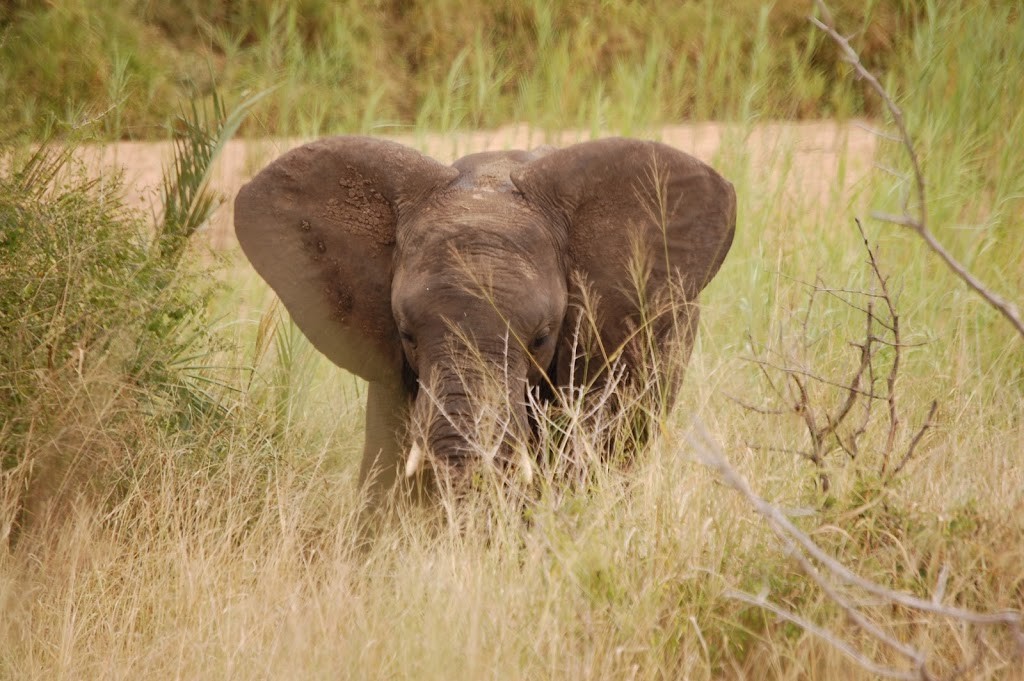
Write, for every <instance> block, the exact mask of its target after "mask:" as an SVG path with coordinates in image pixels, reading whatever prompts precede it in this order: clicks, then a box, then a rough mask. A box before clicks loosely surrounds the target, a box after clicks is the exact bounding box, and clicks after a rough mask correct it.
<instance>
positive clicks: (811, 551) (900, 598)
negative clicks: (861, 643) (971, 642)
mask: <svg viewBox="0 0 1024 681" xmlns="http://www.w3.org/2000/svg"><path fill="white" fill-rule="evenodd" d="M699 434H700V437H701V440H699V441H698V440H697V439H696V438H695V437H694V436H690V437H689V438H688V440H689V442H690V444H691V445H692V446H693V447H694V449H695V450H696V452H697V457H698V458H699V460H700V461H701V462H702V463H703V464H704V465H705V466H708V467H709V468H712V469H713V470H715V471H716V472H717V473H718V474H719V476H721V478H722V481H723V482H724V483H725V484H726V485H727V486H729V487H731V488H733V489H734V490H736V491H737V492H739V493H740V494H741V495H742V496H743V497H744V498H745V499H746V500H747V502H748V503H749V504H750V506H751V507H752V508H753V509H754V511H756V512H757V513H758V514H759V515H760V516H761V517H763V518H764V519H765V520H766V521H767V522H768V525H769V527H770V528H771V529H772V531H773V532H775V534H776V536H778V537H779V538H780V539H782V540H783V541H784V542H787V543H788V542H790V541H792V542H794V543H795V544H796V545H798V546H799V547H801V548H802V549H803V550H804V551H805V552H806V553H807V555H809V556H810V557H811V558H814V560H816V561H818V562H819V563H821V564H822V565H823V566H824V567H825V568H826V569H827V570H828V571H829V573H830V574H832V575H833V576H834V577H836V578H837V579H840V580H841V581H843V582H846V583H847V584H850V585H853V586H856V587H857V588H860V589H863V590H864V591H866V592H868V593H870V594H872V595H874V596H878V597H879V598H882V599H884V600H887V601H889V602H892V603H895V604H897V605H901V606H903V607H905V608H911V609H913V610H919V611H921V612H928V613H933V614H936V615H942V616H943V617H949V618H952V619H957V620H960V621H963V622H969V623H972V624H984V625H997V624H998V625H1006V626H1008V627H1009V628H1010V630H1011V632H1012V633H1013V636H1014V639H1015V641H1016V642H1017V644H1018V647H1019V650H1018V653H1019V654H1024V632H1022V623H1024V619H1022V617H1021V613H1020V612H1018V611H1016V610H1008V611H1004V612H995V613H979V612H974V611H973V610H967V609H965V608H958V607H956V606H948V605H942V604H941V603H936V602H934V601H931V600H924V599H921V598H917V597H916V596H911V595H910V594H906V593H903V592H902V591H895V590H893V589H890V588H888V587H885V586H882V585H881V584H878V583H877V582H873V581H871V580H870V579H866V578H864V577H861V576H860V575H858V574H857V573H855V572H853V571H852V570H850V569H849V568H848V567H846V566H845V565H843V564H842V563H840V562H839V561H838V560H836V559H835V558H833V557H832V556H830V555H828V554H827V553H825V551H824V550H823V549H821V547H819V546H818V545H817V544H815V543H814V541H813V540H812V539H811V538H810V537H808V536H807V535H806V534H805V533H804V532H803V531H801V530H800V529H799V528H798V527H797V526H796V525H794V524H793V523H792V522H791V521H790V520H789V518H787V517H786V515H785V514H784V513H783V512H782V511H781V510H780V509H779V508H778V507H777V506H775V505H773V504H771V503H769V502H768V501H766V500H765V499H763V498H761V497H760V496H758V495H757V494H756V493H755V492H754V491H753V489H751V487H750V483H749V482H748V481H747V479H746V478H744V477H743V476H742V475H740V473H739V472H738V471H737V470H736V469H735V468H733V467H732V465H730V464H729V462H728V461H727V460H726V458H725V456H724V455H723V454H722V451H721V448H720V447H719V446H718V444H717V443H716V442H715V441H714V440H713V439H712V438H711V436H710V435H709V434H708V432H707V431H706V430H704V429H703V428H701V429H700V431H699Z"/></svg>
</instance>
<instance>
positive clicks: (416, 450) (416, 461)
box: [405, 442, 423, 478]
mask: <svg viewBox="0 0 1024 681" xmlns="http://www.w3.org/2000/svg"><path fill="white" fill-rule="evenodd" d="M422 465H423V450H422V449H420V445H419V443H418V442H413V443H412V447H411V448H410V449H409V456H408V457H407V458H406V460H405V477H407V478H411V477H412V476H414V475H416V474H417V473H419V472H420V466H422Z"/></svg>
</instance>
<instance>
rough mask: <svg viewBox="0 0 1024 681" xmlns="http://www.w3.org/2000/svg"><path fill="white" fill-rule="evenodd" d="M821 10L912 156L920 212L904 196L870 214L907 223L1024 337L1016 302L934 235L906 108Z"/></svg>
mask: <svg viewBox="0 0 1024 681" xmlns="http://www.w3.org/2000/svg"><path fill="white" fill-rule="evenodd" d="M816 3H817V5H818V8H819V10H820V11H821V14H822V17H823V18H824V19H825V22H822V21H821V20H819V19H818V18H817V17H813V16H812V17H808V19H810V22H811V23H812V24H814V25H815V26H817V27H818V28H819V29H821V30H822V31H824V32H825V33H826V34H827V35H828V36H829V37H830V38H832V40H833V41H834V42H835V44H836V45H837V46H838V47H839V49H840V51H841V52H842V54H843V59H844V60H845V61H846V62H848V63H849V64H850V65H851V66H853V68H854V70H855V71H856V72H857V75H858V76H859V77H861V78H863V79H864V80H865V81H867V83H868V85H869V86H870V87H871V89H872V90H874V91H875V92H876V93H877V94H878V96H879V97H881V98H882V101H883V102H884V103H885V107H886V109H888V111H889V114H890V115H891V116H892V118H893V122H894V123H895V124H896V128H897V129H898V130H899V134H900V138H901V140H902V143H903V147H904V149H906V151H907V156H908V157H909V158H910V164H911V166H912V168H913V171H914V189H915V192H916V194H917V210H918V216H917V217H915V216H914V215H912V214H911V212H910V208H909V199H908V197H904V199H903V215H891V214H888V213H881V212H874V213H872V214H871V216H872V217H873V218H875V219H876V220H882V221H885V222H890V223H893V224H897V225H902V226H904V227H907V228H909V229H911V230H913V231H914V232H916V233H917V234H918V236H920V237H921V238H922V239H923V240H924V242H925V243H926V244H927V245H928V248H930V249H931V250H932V252H934V253H935V254H936V255H938V256H939V258H940V259H941V260H942V261H943V262H944V263H946V266H947V267H948V268H949V269H950V270H952V271H953V273H954V274H956V275H957V276H958V277H960V279H961V280H962V281H964V283H966V284H967V285H968V286H970V287H971V288H972V289H974V291H975V292H976V293H977V294H978V295H980V296H981V297H982V298H983V299H984V300H985V301H986V302H987V303H988V304H989V305H991V306H992V307H994V308H995V309H996V310H998V311H999V312H1000V313H1001V314H1002V315H1003V316H1004V317H1006V319H1007V320H1008V321H1009V322H1010V323H1011V324H1012V325H1013V326H1014V328H1016V330H1017V333H1018V334H1020V336H1021V338H1024V320H1022V319H1021V316H1020V312H1019V311H1018V310H1017V306H1016V305H1014V304H1013V303H1012V302H1010V301H1008V300H1006V299H1004V298H1003V297H1002V296H1000V295H998V294H997V293H995V292H993V291H991V290H989V289H988V287H986V286H985V285H984V284H983V283H982V282H981V281H980V280H979V279H978V278H977V277H975V276H974V275H973V274H971V273H970V272H969V271H968V270H967V268H965V267H964V266H963V265H961V264H960V262H959V261H958V260H957V259H956V258H954V257H953V255H952V254H950V252H949V251H947V250H946V249H945V247H943V245H942V244H941V243H939V240H938V239H936V238H935V235H933V234H932V232H931V230H929V229H928V205H927V203H926V201H925V198H926V197H925V181H924V172H923V171H922V170H921V163H920V160H919V159H918V155H917V151H916V149H915V148H914V141H913V138H912V137H911V136H910V132H909V131H908V130H907V124H906V120H905V119H904V116H903V110H902V109H900V107H899V106H897V104H896V102H895V101H893V99H892V97H890V96H889V93H888V92H887V91H886V89H885V87H883V86H882V84H881V83H880V82H878V79H877V78H875V76H874V74H872V73H871V72H870V71H869V70H868V69H867V68H866V67H865V66H864V64H863V63H862V62H861V60H860V55H858V54H857V51H856V50H854V49H853V47H852V46H851V45H850V41H849V40H847V39H846V38H845V37H843V35H841V34H840V33H839V32H838V31H837V30H836V29H835V26H834V24H833V22H832V18H831V17H832V15H831V13H830V12H829V10H828V7H827V6H826V5H825V3H824V1H823V0H816Z"/></svg>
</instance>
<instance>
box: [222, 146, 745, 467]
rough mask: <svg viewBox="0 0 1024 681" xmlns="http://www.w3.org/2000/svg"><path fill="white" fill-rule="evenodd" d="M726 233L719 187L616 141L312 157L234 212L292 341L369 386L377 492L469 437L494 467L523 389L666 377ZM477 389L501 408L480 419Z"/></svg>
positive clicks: (369, 150)
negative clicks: (487, 442)
mask: <svg viewBox="0 0 1024 681" xmlns="http://www.w3.org/2000/svg"><path fill="white" fill-rule="evenodd" d="M735 222H736V201H735V193H734V191H733V188H732V185H730V184H729V183H728V182H727V181H726V180H724V179H723V178H722V177H721V176H720V175H718V173H716V172H715V171H714V170H712V169H711V168H710V167H708V166H707V165H705V164H704V163H702V162H700V161H698V160H697V159H695V158H692V157H691V156H688V155H687V154H684V153H682V152H680V151H677V150H675V149H673V148H671V147H668V146H666V145H663V144H659V143H654V142H645V141H637V140H629V139H617V138H616V139H605V140H600V141H595V142H586V143H582V144H577V145H574V146H571V147H568V148H565V149H562V150H553V149H544V150H538V151H535V152H523V151H510V152H488V153H481V154H474V155H471V156H466V157H464V158H462V159H460V160H458V161H456V162H455V163H454V164H453V165H451V166H446V165H443V164H441V163H438V162H437V161H434V160H432V159H430V158H428V157H426V156H423V155H422V154H420V153H418V152H416V151H414V150H412V149H410V148H407V147H405V146H402V145H400V144H396V143H394V142H387V141H382V140H376V139H371V138H365V137H336V138H329V139H323V140H320V141H317V142H313V143H311V144H307V145H305V146H302V147H299V148H298V149H295V150H293V151H290V152H288V153H286V154H285V155H284V156H282V157H281V158H279V159H278V160H276V161H274V162H273V163H272V164H270V165H269V166H268V167H267V168H265V169H264V170H263V171H262V172H260V173H259V174H258V175H257V176H256V177H255V178H254V179H253V180H252V181H251V182H249V183H248V184H247V185H246V186H245V187H243V188H242V190H241V192H240V193H239V195H238V197H237V200H236V202H235V228H236V232H237V235H238V240H239V242H240V243H241V246H242V249H243V251H244V252H245V254H246V255H247V256H248V258H249V260H250V261H251V262H252V264H253V266H254V267H255V268H256V270H257V271H258V272H259V274H260V275H261V276H262V277H263V278H264V279H266V280H267V282H268V283H269V284H270V286H271V287H272V288H273V289H274V290H275V291H276V292H277V294H278V296H279V297H280V298H281V301H282V302H283V303H284V305H285V307H286V308H287V309H288V311H289V312H290V313H291V316H292V318H293V319H294V320H295V323H296V324H297V325H298V326H299V328H300V329H301V330H302V331H303V332H304V333H305V334H306V336H307V337H308V338H309V339H310V341H311V342H312V343H313V345H314V346H316V348H317V349H319V350H320V351H321V352H322V353H324V354H325V355H326V356H327V357H328V358H330V359H331V360H332V361H333V362H334V363H335V364H337V365H339V366H341V367H343V368H345V369H347V370H349V371H351V372H353V373H355V374H357V375H359V376H361V377H362V378H364V379H366V380H367V381H368V382H369V389H368V396H367V399H368V403H367V435H366V447H365V451H364V458H363V466H362V471H361V480H362V483H363V484H370V483H371V482H372V483H373V484H375V485H377V486H378V487H387V486H390V485H391V483H392V482H393V481H394V480H395V479H396V478H398V477H399V473H400V471H401V469H402V468H403V467H406V468H407V469H408V470H409V471H410V472H411V471H413V470H414V469H415V468H416V467H417V466H418V465H419V463H420V462H421V459H422V458H423V456H424V454H425V453H428V454H429V455H430V456H431V458H432V461H434V462H435V465H440V464H441V463H447V464H450V466H451V468H452V469H454V470H464V469H465V468H466V463H467V462H468V461H469V460H471V459H474V458H477V457H478V456H479V454H478V453H479V448H478V447H474V445H473V444H472V440H473V439H474V437H476V436H477V435H478V434H479V431H480V429H481V428H482V427H483V426H482V425H481V424H482V423H485V422H488V423H491V424H492V425H493V424H494V423H495V422H497V428H496V432H497V437H496V440H495V450H494V451H495V452H496V453H497V458H498V459H499V460H500V459H502V458H503V457H505V456H507V452H508V451H509V448H508V444H509V443H510V442H511V441H514V440H516V439H528V438H529V432H530V430H529V429H530V416H529V414H528V413H527V406H526V405H527V400H526V399H525V398H526V395H527V391H528V390H530V389H531V387H534V386H540V388H541V390H542V391H543V392H544V393H545V394H547V395H549V396H550V395H552V394H553V392H552V391H556V390H558V388H559V387H562V386H568V385H576V386H584V387H586V386H593V385H594V384H599V383H600V382H601V381H602V380H603V377H604V376H606V375H607V373H608V369H609V367H611V366H613V365H615V366H619V367H621V368H622V373H623V374H625V375H626V376H627V377H628V376H630V375H634V374H639V373H640V371H641V370H642V368H643V367H644V366H650V365H651V364H652V363H653V364H655V365H657V364H658V362H659V361H660V360H664V359H667V358H668V356H669V355H670V354H674V355H675V356H677V357H681V358H682V362H681V363H685V358H686V357H687V356H688V354H689V351H690V347H691V345H692V336H693V333H694V329H695V325H696V320H697V295H698V293H699V292H700V291H701V289H703V288H704V286H705V285H706V284H707V283H708V281H710V279H711V278H712V277H713V276H714V275H715V273H716V272H717V271H718V268H719V267H720V265H721V264H722V261H723V259H724V258H725V255H726V253H727V251H728V250H729V247H730V245H731V243H732V237H733V231H734V228H735ZM680 322H682V323H680ZM641 331H643V333H641ZM665 365H666V366H667V365H668V363H667V362H665ZM670 383H671V385H670V386H669V388H668V390H667V391H665V394H666V397H667V398H668V399H669V400H671V398H672V394H673V393H674V390H675V384H676V381H674V380H673V381H670ZM484 384H488V385H489V387H490V388H491V390H490V392H491V393H492V394H493V393H494V392H495V391H494V388H497V389H498V390H497V392H498V393H501V397H502V399H499V400H497V401H496V404H498V405H503V406H499V407H498V408H497V410H490V411H489V412H488V413H489V417H488V418H487V419H482V418H481V414H482V412H483V410H484V408H483V406H482V405H481V403H480V401H479V398H478V397H477V396H478V395H480V394H482V392H484V391H481V390H480V388H481V386H482V385H484Z"/></svg>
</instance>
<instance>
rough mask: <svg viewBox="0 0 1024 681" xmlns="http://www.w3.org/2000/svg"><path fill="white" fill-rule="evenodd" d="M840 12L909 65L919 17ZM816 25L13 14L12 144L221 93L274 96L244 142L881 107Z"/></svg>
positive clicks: (343, 5) (145, 5)
mask: <svg viewBox="0 0 1024 681" xmlns="http://www.w3.org/2000/svg"><path fill="white" fill-rule="evenodd" d="M835 4H836V6H837V7H836V11H837V15H838V16H839V17H840V19H842V20H843V21H844V25H846V26H849V27H850V28H851V29H854V30H856V29H860V30H859V32H858V34H857V36H856V37H855V40H854V42H855V44H856V45H857V46H858V47H859V48H860V49H862V50H864V51H865V53H866V55H867V58H868V60H869V63H871V64H872V65H873V66H877V67H882V68H884V69H886V70H889V69H891V68H894V67H896V66H897V65H898V64H900V63H902V61H903V60H905V59H906V58H907V57H908V54H907V49H906V48H907V46H908V42H907V38H908V36H910V35H911V34H912V29H913V27H914V26H915V25H916V23H917V21H918V18H919V16H920V15H921V12H920V10H919V9H918V8H917V5H916V3H909V2H895V3H878V2H869V3H862V2H859V1H854V0H842V1H841V2H836V3H835ZM970 4H973V5H977V4H978V3H970ZM808 11H809V3H806V2H804V1H803V0H777V1H776V2H774V3H770V4H765V3H762V2H759V1H757V0H729V2H727V3H725V4H723V3H720V2H719V3H712V2H708V1H706V0H689V1H685V2H679V3H658V4H656V5H636V4H630V3H621V2H599V1H598V0H588V1H587V2H581V3H572V4H569V3H564V4H561V3H556V4H554V5H553V4H551V3H547V2H539V1H534V0H530V1H527V2H520V1H519V0H513V1H503V2H476V3H466V2H454V1H452V0H443V1H441V2H410V3H381V2H375V1H371V0H346V1H345V2H326V1H325V0H304V1H303V2H297V3H285V2H279V1H278V0H246V1H245V2H230V3H229V2H223V1H222V0H191V1H189V2H181V3H177V2H176V3H155V2H153V3H151V2H138V1H137V0H117V1H116V2H106V1H100V0H60V1H58V2H51V3H29V2H16V3H13V4H11V3H8V5H7V6H5V8H4V9H0V66H2V68H0V101H4V102H5V104H4V106H3V108H2V109H0V134H3V135H4V136H10V135H16V136H25V135H27V136H38V135H39V134H41V133H43V132H45V131H47V130H49V129H51V128H53V127H57V128H59V129H65V128H66V127H68V126H71V127H78V126H81V125H82V124H83V123H84V122H85V121H88V120H91V119H92V118H95V117H101V118H102V125H101V126H99V127H98V128H97V129H96V131H97V133H98V134H100V135H102V136H103V137H105V138H108V139H117V138H129V139H152V138H161V137H163V136H164V134H165V133H164V130H165V124H166V123H167V122H168V121H169V120H171V119H172V118H173V117H174V116H175V115H176V114H177V107H178V102H179V101H181V100H182V99H183V98H187V97H193V96H195V95H196V94H197V93H198V94H201V95H203V94H206V95H208V94H210V93H211V92H212V91H213V88H214V87H215V86H216V88H217V89H218V90H219V91H220V92H222V93H225V94H226V95H228V96H229V98H244V97H245V96H246V95H247V94H249V93H253V92H260V91H263V90H266V89H269V88H274V89H275V92H274V95H273V96H271V97H269V98H268V99H266V100H265V101H264V103H263V105H262V106H261V107H260V109H259V111H258V115H256V116H253V117H252V118H251V119H250V120H249V121H248V122H247V124H246V125H245V127H244V128H243V132H244V133H245V134H246V135H249V136H258V137H262V136H267V135H296V134H298V135H316V134H326V133H340V132H363V133H367V132H374V131H378V132H379V131H381V130H388V129H392V130H393V129H395V128H410V127H413V126H415V127H417V128H429V129H431V130H435V131H442V132H443V131H448V130H453V129H466V128H481V127H497V126H500V125H503V124H506V123H510V122H518V121H530V122H531V123H532V124H534V125H536V126H542V127H546V128H548V129H561V128H566V127H578V128H584V129H587V128H594V129H619V130H624V131H630V130H638V129H639V127H642V126H645V125H655V124H658V123H662V122H665V121H673V120H678V119H681V118H696V119H723V118H729V119H736V118H739V119H746V118H749V117H756V118H766V117H768V118H791V117H820V116H836V115H838V116H849V115H857V114H863V113H872V112H875V111H877V110H878V109H877V106H875V105H874V104H873V103H872V102H871V101H870V100H865V99H864V98H863V96H862V95H861V91H860V89H859V88H858V87H857V86H856V84H855V83H853V82H851V81H850V80H848V79H846V78H842V77H841V75H842V74H843V73H844V71H845V68H844V67H843V66H842V65H841V64H840V63H839V61H838V58H837V55H836V52H835V50H834V49H832V48H831V47H830V46H829V45H828V44H827V43H826V42H825V41H823V40H822V37H821V36H819V35H817V34H816V32H815V31H814V30H813V29H812V27H811V26H810V25H809V24H808V23H807V21H806V15H807V13H808ZM68 45H74V46H75V49H74V50H68V49H66V47H67V46H68ZM638 126H639V127H638Z"/></svg>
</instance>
